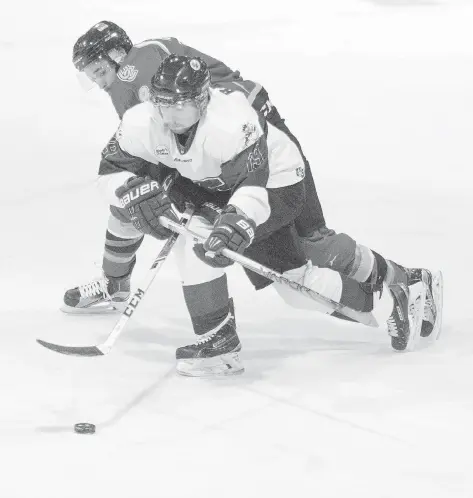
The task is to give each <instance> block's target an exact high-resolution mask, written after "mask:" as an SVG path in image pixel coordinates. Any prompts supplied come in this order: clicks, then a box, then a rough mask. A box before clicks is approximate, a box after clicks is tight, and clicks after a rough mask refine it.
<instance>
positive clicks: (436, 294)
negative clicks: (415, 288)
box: [406, 268, 443, 340]
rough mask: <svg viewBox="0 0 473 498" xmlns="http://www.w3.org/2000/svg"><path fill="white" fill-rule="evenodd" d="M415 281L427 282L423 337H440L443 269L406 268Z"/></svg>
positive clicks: (434, 338)
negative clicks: (434, 270) (435, 270)
mask: <svg viewBox="0 0 473 498" xmlns="http://www.w3.org/2000/svg"><path fill="white" fill-rule="evenodd" d="M406 270H407V272H408V274H409V278H410V279H411V280H413V281H420V280H422V281H423V282H424V284H425V306H424V316H423V321H422V329H421V332H420V335H421V337H429V338H430V339H432V340H436V339H438V337H439V335H440V330H441V327H442V306H443V275H442V272H441V271H438V272H431V271H429V270H426V269H425V268H406Z"/></svg>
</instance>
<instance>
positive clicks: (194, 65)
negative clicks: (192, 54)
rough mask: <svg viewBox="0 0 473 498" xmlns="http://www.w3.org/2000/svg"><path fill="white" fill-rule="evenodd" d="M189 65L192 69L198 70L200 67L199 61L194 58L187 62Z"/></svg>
mask: <svg viewBox="0 0 473 498" xmlns="http://www.w3.org/2000/svg"><path fill="white" fill-rule="evenodd" d="M189 65H190V67H191V68H192V69H193V70H194V71H198V70H199V69H200V62H199V61H198V60H196V59H192V60H191V61H190V62H189Z"/></svg>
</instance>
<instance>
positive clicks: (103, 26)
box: [95, 22, 108, 31]
mask: <svg viewBox="0 0 473 498" xmlns="http://www.w3.org/2000/svg"><path fill="white" fill-rule="evenodd" d="M107 28H108V24H107V23H104V22H99V23H98V24H96V25H95V29H96V30H97V31H103V30H104V29H107Z"/></svg>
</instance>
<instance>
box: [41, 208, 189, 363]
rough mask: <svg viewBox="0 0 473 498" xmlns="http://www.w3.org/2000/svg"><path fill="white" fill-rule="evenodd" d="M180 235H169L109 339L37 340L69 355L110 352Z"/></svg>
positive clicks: (183, 223) (184, 220)
mask: <svg viewBox="0 0 473 498" xmlns="http://www.w3.org/2000/svg"><path fill="white" fill-rule="evenodd" d="M192 213H193V209H192V208H188V209H186V211H185V212H184V214H183V215H182V218H181V222H180V223H176V226H179V227H182V228H184V227H185V226H186V225H187V224H188V223H189V221H190V219H191V217H192ZM178 237H179V232H177V231H174V233H173V234H172V235H171V237H169V239H168V240H167V241H166V243H165V244H164V246H163V247H162V248H161V250H160V251H159V254H158V256H157V257H156V259H155V260H154V261H153V264H152V265H151V268H150V269H149V271H148V273H147V275H146V278H145V280H144V281H143V283H142V285H141V286H140V287H138V288H137V290H136V291H135V293H134V294H133V296H132V297H131V299H130V300H129V301H128V305H127V307H126V308H125V310H124V311H123V313H122V314H121V316H120V318H119V319H118V321H117V323H116V324H115V326H114V327H113V330H112V331H111V332H110V334H109V335H108V337H107V339H106V340H105V341H104V342H103V343H102V344H98V345H96V346H61V345H59V344H52V343H49V342H46V341H43V340H41V339H37V342H38V343H39V344H41V345H42V346H44V347H45V348H47V349H51V350H52V351H56V352H57V353H62V354H67V355H75V356H102V355H106V354H108V353H109V352H110V350H111V349H112V347H113V345H114V344H115V342H116V340H117V339H118V337H119V336H120V334H121V333H122V332H123V329H124V328H125V326H126V324H127V323H128V320H129V319H130V318H131V317H132V315H133V313H134V312H135V311H136V308H138V305H139V304H140V302H141V300H142V299H143V297H144V295H145V294H146V292H147V290H148V289H149V287H150V286H151V284H152V283H153V280H154V279H155V277H156V275H157V274H158V272H159V270H160V269H161V267H162V266H163V264H164V262H165V261H166V259H167V257H168V256H169V253H170V252H171V250H172V248H173V247H174V244H175V243H176V241H177V239H178Z"/></svg>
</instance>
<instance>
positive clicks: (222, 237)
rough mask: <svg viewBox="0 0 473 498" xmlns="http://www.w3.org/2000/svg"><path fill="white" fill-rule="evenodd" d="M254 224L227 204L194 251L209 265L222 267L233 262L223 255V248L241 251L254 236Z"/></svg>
mask: <svg viewBox="0 0 473 498" xmlns="http://www.w3.org/2000/svg"><path fill="white" fill-rule="evenodd" d="M255 229H256V224H255V222H254V221H253V220H251V219H249V218H247V217H246V216H244V215H243V214H239V213H238V212H237V210H236V209H235V208H234V207H233V206H227V207H226V208H225V209H224V211H223V212H222V214H220V215H219V216H218V217H217V219H216V221H215V224H214V227H213V229H212V232H211V233H210V235H209V236H208V238H207V240H206V241H205V242H204V244H196V245H195V246H194V252H195V253H196V255H197V257H198V258H199V259H201V260H202V261H204V262H205V263H207V264H208V265H210V266H213V267H217V268H224V267H226V266H230V265H231V264H233V261H232V260H231V259H228V258H227V257H225V256H223V254H221V251H222V250H223V249H230V250H232V251H235V252H238V253H240V254H241V253H242V252H243V251H244V250H245V249H246V248H247V247H248V246H249V245H250V244H251V243H252V242H253V239H254V237H255Z"/></svg>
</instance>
